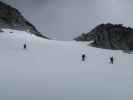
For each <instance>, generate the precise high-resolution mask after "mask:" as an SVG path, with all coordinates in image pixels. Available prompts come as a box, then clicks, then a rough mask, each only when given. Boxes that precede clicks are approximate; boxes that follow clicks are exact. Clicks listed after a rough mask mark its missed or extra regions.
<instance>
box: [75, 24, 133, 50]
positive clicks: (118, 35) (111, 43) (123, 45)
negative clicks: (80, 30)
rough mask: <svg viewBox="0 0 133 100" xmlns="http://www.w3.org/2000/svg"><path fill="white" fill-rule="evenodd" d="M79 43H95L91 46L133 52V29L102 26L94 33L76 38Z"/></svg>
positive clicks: (113, 25)
mask: <svg viewBox="0 0 133 100" xmlns="http://www.w3.org/2000/svg"><path fill="white" fill-rule="evenodd" d="M75 40H77V41H94V42H93V43H92V44H91V45H92V46H95V47H99V48H104V49H114V50H132V49H133V29H132V28H130V27H125V26H123V25H122V24H111V23H107V24H100V25H98V26H96V27H95V28H94V29H93V30H92V31H90V32H88V33H84V34H82V35H81V36H79V37H77V38H75Z"/></svg>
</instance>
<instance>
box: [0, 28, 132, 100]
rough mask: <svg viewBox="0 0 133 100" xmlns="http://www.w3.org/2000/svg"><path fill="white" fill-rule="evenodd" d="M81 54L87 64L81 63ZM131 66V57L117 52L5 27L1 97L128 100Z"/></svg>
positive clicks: (0, 53) (1, 48) (3, 99)
mask: <svg viewBox="0 0 133 100" xmlns="http://www.w3.org/2000/svg"><path fill="white" fill-rule="evenodd" d="M24 43H26V44H27V49H26V50H24V49H23V44H24ZM83 53H85V54H86V55H87V58H86V61H85V62H82V61H81V55H82V54H83ZM111 56H114V60H115V62H114V64H113V65H112V64H110V63H109V57H111ZM132 64H133V55H132V54H126V53H123V52H121V51H110V50H104V49H98V48H93V47H89V46H87V44H86V43H81V42H75V41H70V42H67V41H56V40H46V39H42V38H39V37H36V36H34V35H32V34H30V33H26V32H24V31H17V30H10V29H3V32H1V33H0V100H132V99H133V65H132Z"/></svg>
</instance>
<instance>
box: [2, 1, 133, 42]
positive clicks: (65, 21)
mask: <svg viewBox="0 0 133 100" xmlns="http://www.w3.org/2000/svg"><path fill="white" fill-rule="evenodd" d="M1 1H4V2H6V3H8V4H11V5H12V6H14V7H16V8H17V9H19V11H20V12H22V14H23V15H24V16H25V17H26V18H27V19H28V20H29V21H30V22H31V23H33V24H34V25H35V26H36V28H37V29H38V30H39V31H40V32H42V33H45V34H46V35H47V36H49V37H52V38H54V39H58V40H71V39H73V38H74V37H76V36H78V35H80V34H81V33H83V32H88V31H90V30H91V29H92V28H94V27H95V26H96V25H98V24H101V23H107V22H111V23H118V24H125V25H128V26H131V27H133V11H132V10H133V0H1Z"/></svg>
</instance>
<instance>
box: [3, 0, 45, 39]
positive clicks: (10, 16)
mask: <svg viewBox="0 0 133 100" xmlns="http://www.w3.org/2000/svg"><path fill="white" fill-rule="evenodd" d="M0 28H11V29H17V30H25V31H27V30H28V31H29V32H31V33H32V34H35V35H37V36H41V37H44V38H47V37H45V36H43V35H42V34H41V33H40V32H39V31H38V30H37V29H36V28H35V26H34V25H32V24H31V23H30V22H29V21H27V20H26V19H25V18H24V17H23V16H22V15H21V13H20V12H19V11H18V10H17V9H16V8H14V7H11V6H10V5H7V4H5V3H3V2H1V1H0Z"/></svg>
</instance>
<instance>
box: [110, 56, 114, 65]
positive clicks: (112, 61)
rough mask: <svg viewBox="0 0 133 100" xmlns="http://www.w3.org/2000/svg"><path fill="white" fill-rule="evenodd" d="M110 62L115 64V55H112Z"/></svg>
mask: <svg viewBox="0 0 133 100" xmlns="http://www.w3.org/2000/svg"><path fill="white" fill-rule="evenodd" d="M110 63H111V64H113V63H114V57H113V56H112V57H110Z"/></svg>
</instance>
